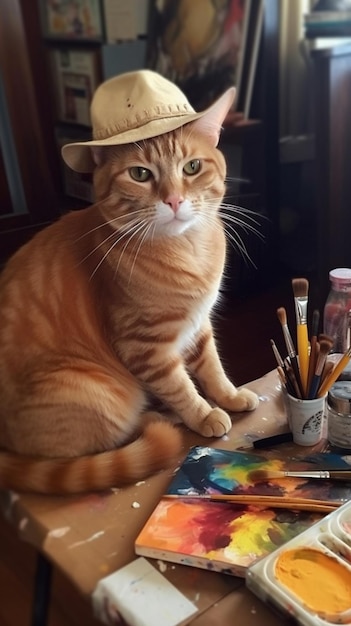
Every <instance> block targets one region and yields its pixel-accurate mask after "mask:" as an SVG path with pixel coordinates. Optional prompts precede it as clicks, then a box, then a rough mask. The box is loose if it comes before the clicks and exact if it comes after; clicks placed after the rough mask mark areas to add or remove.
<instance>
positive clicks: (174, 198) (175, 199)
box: [164, 193, 184, 213]
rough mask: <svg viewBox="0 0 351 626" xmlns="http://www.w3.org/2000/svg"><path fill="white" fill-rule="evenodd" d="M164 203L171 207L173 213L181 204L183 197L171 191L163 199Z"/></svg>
mask: <svg viewBox="0 0 351 626" xmlns="http://www.w3.org/2000/svg"><path fill="white" fill-rule="evenodd" d="M164 202H165V204H168V206H170V207H171V209H172V211H173V213H176V212H177V211H178V209H179V207H180V205H181V203H182V202H184V198H183V197H182V196H181V195H179V194H178V193H172V194H170V195H169V196H167V198H165V200H164Z"/></svg>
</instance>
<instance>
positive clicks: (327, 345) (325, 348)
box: [319, 339, 333, 355]
mask: <svg viewBox="0 0 351 626" xmlns="http://www.w3.org/2000/svg"><path fill="white" fill-rule="evenodd" d="M332 346H333V342H332V341H331V340H330V339H321V340H320V342H319V354H321V355H325V354H329V352H330V350H331V348H332Z"/></svg>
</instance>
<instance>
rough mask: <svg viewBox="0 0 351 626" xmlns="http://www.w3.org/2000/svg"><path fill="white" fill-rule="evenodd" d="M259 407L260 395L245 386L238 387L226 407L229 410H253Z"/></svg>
mask: <svg viewBox="0 0 351 626" xmlns="http://www.w3.org/2000/svg"><path fill="white" fill-rule="evenodd" d="M257 407H258V396H257V395H256V394H255V393H254V392H253V391H250V389H246V387H243V388H242V389H238V390H237V391H236V393H235V395H234V394H233V395H232V396H231V398H230V400H229V401H228V402H226V404H225V408H226V409H228V410H229V411H235V412H240V411H253V410H254V409H257Z"/></svg>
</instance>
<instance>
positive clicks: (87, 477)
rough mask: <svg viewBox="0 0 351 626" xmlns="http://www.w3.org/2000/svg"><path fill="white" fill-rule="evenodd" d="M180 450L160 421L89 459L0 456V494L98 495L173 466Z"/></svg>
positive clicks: (177, 433) (171, 430) (178, 442)
mask: <svg viewBox="0 0 351 626" xmlns="http://www.w3.org/2000/svg"><path fill="white" fill-rule="evenodd" d="M181 448H182V439H181V434H180V431H179V430H178V429H176V428H175V427H173V426H172V425H171V424H169V423H167V422H162V421H160V422H153V423H150V424H149V425H148V426H146V428H145V430H144V432H143V434H142V436H141V437H139V439H136V440H135V441H133V442H132V443H130V444H128V445H126V446H124V447H122V448H116V449H115V450H111V451H108V452H101V453H99V454H95V455H91V456H82V457H77V458H59V459H57V458H55V459H49V458H45V459H41V458H40V459H38V458H36V457H29V456H22V455H20V454H16V453H12V452H2V451H1V452H0V489H13V490H14V491H19V492H35V493H43V494H52V495H65V494H74V493H86V492H89V491H103V490H105V489H109V488H113V487H119V486H123V485H127V484H129V483H132V482H134V481H138V480H142V479H144V478H147V476H150V475H152V474H154V473H156V472H158V471H160V470H162V469H166V468H168V467H172V466H175V464H176V463H177V460H179V459H177V457H178V455H179V454H180V451H181Z"/></svg>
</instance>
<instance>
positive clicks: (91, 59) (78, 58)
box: [50, 48, 101, 126]
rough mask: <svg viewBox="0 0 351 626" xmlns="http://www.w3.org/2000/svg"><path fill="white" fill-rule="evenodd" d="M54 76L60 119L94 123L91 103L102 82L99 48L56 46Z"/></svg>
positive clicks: (53, 52)
mask: <svg viewBox="0 0 351 626" xmlns="http://www.w3.org/2000/svg"><path fill="white" fill-rule="evenodd" d="M50 59H51V70H52V71H51V75H52V79H53V92H54V103H55V113H56V119H57V120H58V121H60V122H71V123H74V124H81V125H83V126H90V123H91V121H90V104H91V99H92V96H93V93H94V91H95V90H96V88H97V87H98V85H99V83H100V78H101V77H100V73H101V72H100V63H99V51H98V50H95V49H94V50H82V49H77V48H74V49H73V48H52V49H51V50H50Z"/></svg>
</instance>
